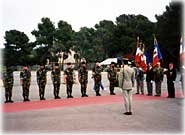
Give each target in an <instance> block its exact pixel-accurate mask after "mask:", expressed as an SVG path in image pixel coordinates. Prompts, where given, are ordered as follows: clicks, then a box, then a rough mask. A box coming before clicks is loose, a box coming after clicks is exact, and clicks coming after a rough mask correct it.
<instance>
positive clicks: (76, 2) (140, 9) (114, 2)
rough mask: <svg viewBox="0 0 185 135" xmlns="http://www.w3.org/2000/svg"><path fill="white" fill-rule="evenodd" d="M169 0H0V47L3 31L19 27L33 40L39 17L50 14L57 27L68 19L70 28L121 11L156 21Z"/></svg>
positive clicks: (87, 25) (93, 22)
mask: <svg viewBox="0 0 185 135" xmlns="http://www.w3.org/2000/svg"><path fill="white" fill-rule="evenodd" d="M170 2H171V0H1V1H0V5H1V9H0V10H1V12H0V23H1V26H2V27H0V31H1V35H0V48H2V47H3V43H5V41H4V35H5V31H8V30H13V29H16V30H19V31H21V32H24V33H25V34H27V36H28V37H29V39H30V41H34V40H35V38H34V36H32V35H31V31H32V30H34V29H37V25H38V23H40V22H41V18H42V17H49V18H50V19H51V21H52V22H53V23H54V24H55V26H57V23H58V22H59V20H63V21H67V22H68V23H69V24H71V25H72V28H73V30H75V31H79V29H80V27H84V26H86V27H89V28H90V27H94V25H95V24H97V23H99V21H101V20H112V21H113V22H115V20H116V17H118V16H119V15H121V14H135V15H138V14H141V15H144V16H146V17H147V18H148V19H149V20H150V21H152V22H156V19H155V15H156V14H157V15H160V14H162V13H163V12H164V11H165V7H166V6H167V5H169V3H170Z"/></svg>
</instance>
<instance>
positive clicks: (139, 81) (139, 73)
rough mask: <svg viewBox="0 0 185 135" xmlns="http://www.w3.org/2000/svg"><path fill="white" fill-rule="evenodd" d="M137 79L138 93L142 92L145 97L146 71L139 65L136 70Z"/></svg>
mask: <svg viewBox="0 0 185 135" xmlns="http://www.w3.org/2000/svg"><path fill="white" fill-rule="evenodd" d="M135 77H136V84H137V93H136V94H139V91H141V94H142V95H144V71H143V69H142V68H141V67H139V65H138V64H137V65H136V69H135Z"/></svg>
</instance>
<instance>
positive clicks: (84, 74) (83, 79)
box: [78, 67, 88, 97]
mask: <svg viewBox="0 0 185 135" xmlns="http://www.w3.org/2000/svg"><path fill="white" fill-rule="evenodd" d="M78 78H79V82H80V84H81V93H82V97H87V96H88V95H86V89H87V83H88V71H87V69H86V67H80V69H79V70H78Z"/></svg>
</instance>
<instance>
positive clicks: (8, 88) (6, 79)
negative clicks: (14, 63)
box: [3, 66, 14, 103]
mask: <svg viewBox="0 0 185 135" xmlns="http://www.w3.org/2000/svg"><path fill="white" fill-rule="evenodd" d="M13 82H14V79H13V71H12V70H11V68H10V67H9V66H7V68H6V71H5V72H4V73H3V85H4V87H5V99H6V100H5V103H13V100H12V88H13Z"/></svg>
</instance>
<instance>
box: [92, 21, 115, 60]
mask: <svg viewBox="0 0 185 135" xmlns="http://www.w3.org/2000/svg"><path fill="white" fill-rule="evenodd" d="M95 28H96V32H95V37H94V43H95V46H96V45H97V46H98V47H99V48H100V49H102V52H103V54H102V55H103V59H105V58H107V57H114V53H113V50H114V48H113V47H112V46H113V37H114V35H113V34H114V33H113V31H114V29H115V25H114V23H113V22H112V21H109V20H103V21H100V22H99V24H96V25H95Z"/></svg>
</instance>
